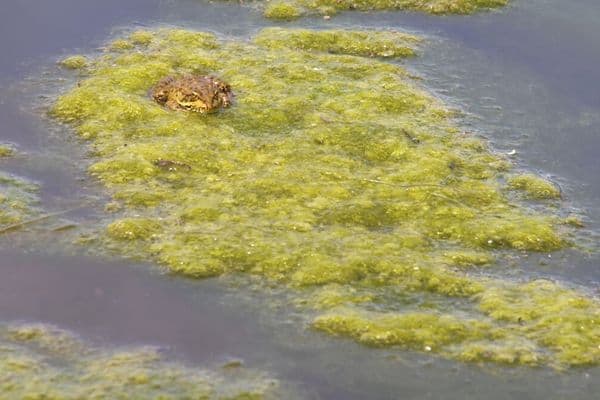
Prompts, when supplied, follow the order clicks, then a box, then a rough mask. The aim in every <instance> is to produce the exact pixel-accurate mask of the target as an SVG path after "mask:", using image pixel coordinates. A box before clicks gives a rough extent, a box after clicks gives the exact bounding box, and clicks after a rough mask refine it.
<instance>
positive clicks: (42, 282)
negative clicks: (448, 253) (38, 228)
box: [0, 0, 600, 399]
mask: <svg viewBox="0 0 600 400" xmlns="http://www.w3.org/2000/svg"><path fill="white" fill-rule="evenodd" d="M599 18H600V3H598V2H596V1H593V0H580V1H578V2H564V1H560V0H532V1H525V0H522V1H514V2H513V5H512V6H510V7H509V8H508V9H506V10H503V11H500V12H493V13H489V14H484V15H479V16H474V17H430V16H423V15H419V14H410V13H398V12H393V13H344V14H341V15H340V16H337V17H335V18H334V19H332V20H331V21H323V20H322V19H320V18H309V19H304V20H300V21H296V22H294V23H291V24H289V25H290V26H311V27H330V26H343V27H350V26H352V27H356V26H366V27H391V28H399V29H406V30H409V31H414V32H417V33H419V34H422V35H425V36H426V37H427V38H428V41H427V43H426V45H424V46H423V48H422V52H421V55H420V57H418V58H416V59H414V60H411V61H409V62H407V67H408V68H409V69H411V70H412V71H413V72H414V73H415V74H417V75H420V76H422V77H423V78H424V81H423V83H424V85H426V86H427V87H428V88H429V89H430V90H432V91H433V92H434V93H435V94H436V95H437V96H439V97H441V98H443V99H444V101H446V102H448V103H450V104H451V105H453V106H455V107H457V108H459V109H461V110H463V111H464V112H465V117H464V118H463V120H462V123H463V124H464V126H465V129H468V130H471V131H473V132H476V133H478V134H481V135H483V136H485V137H486V138H488V139H489V140H490V141H491V143H492V144H493V146H494V148H495V149H496V150H497V151H500V152H507V153H508V152H512V150H515V151H516V155H514V156H513V157H514V160H515V162H516V163H517V164H518V165H519V166H520V167H522V168H524V169H527V170H534V171H537V172H539V173H541V174H544V175H546V176H548V177H549V178H550V179H552V180H554V181H555V182H557V183H558V184H560V186H561V188H562V189H563V192H564V194H565V199H566V200H565V203H566V206H567V207H572V208H574V209H576V210H581V212H582V213H583V215H584V216H585V220H586V223H587V225H588V229H589V230H590V231H591V234H590V235H591V236H590V235H587V239H586V240H587V242H588V243H595V241H597V240H596V238H597V236H593V234H594V232H597V231H598V229H599V227H600V179H598V176H599V175H600V161H599V160H600V158H599V157H598V156H597V151H598V149H600V97H599V96H600V95H599V91H598V90H597V82H599V81H600V70H599V69H598V68H597V66H598V65H600V42H599V41H598V40H597V38H598V37H600V27H599V26H598V24H597V21H598V20H599ZM162 24H167V25H179V26H185V27H191V28H196V29H202V30H210V31H214V32H216V33H218V34H220V35H225V36H236V37H242V38H248V37H249V36H250V35H251V34H252V33H253V32H255V31H257V30H258V29H259V28H260V27H262V26H266V25H273V23H272V22H270V21H266V20H264V19H263V18H262V17H261V16H260V15H259V13H257V12H254V11H252V10H251V9H249V8H244V7H240V6H239V5H237V4H228V3H221V2H217V3H210V4H209V3H208V2H203V1H198V0H179V1H177V0H119V1H116V0H104V1H101V2H100V1H81V0H55V1H53V2H39V1H34V0H5V1H4V2H3V5H2V13H1V14H0V48H1V49H2V54H3V56H2V57H1V58H0V139H1V140H2V141H9V142H13V143H15V144H16V145H17V147H18V148H19V149H20V150H22V151H23V152H25V153H26V156H22V157H17V158H15V159H14V160H9V161H2V164H1V165H0V167H1V168H2V169H5V170H8V171H11V172H14V173H18V174H21V175H23V176H26V177H28V178H31V179H34V180H36V181H38V182H39V183H40V185H41V199H42V206H43V207H44V208H46V209H47V210H50V211H56V210H61V209H64V208H68V207H74V206H77V205H78V204H80V203H82V202H85V201H88V200H89V199H90V198H92V199H93V198H96V197H99V198H102V197H103V196H104V194H103V192H102V189H101V188H100V186H99V185H97V184H96V183H95V182H94V181H93V180H91V179H90V178H88V177H87V176H86V174H85V167H86V164H85V162H83V161H81V160H83V159H84V156H85V149H84V147H83V146H82V145H81V144H80V143H79V142H78V141H77V140H76V139H75V138H74V137H72V136H71V132H69V131H68V130H66V129H64V128H62V129H61V128H57V127H56V126H54V127H50V126H49V124H48V122H47V121H45V120H44V119H43V118H41V115H42V114H43V110H40V109H37V108H36V107H32V104H33V103H35V102H33V101H32V100H31V99H32V98H31V91H30V90H29V93H28V94H27V95H24V94H23V93H21V91H20V90H19V84H16V83H17V82H20V81H22V80H23V79H25V78H27V77H28V76H32V75H35V74H39V73H40V71H43V70H45V69H47V68H49V67H51V66H52V65H53V63H54V62H55V61H56V60H58V59H59V58H61V57H62V56H64V55H66V54H71V53H77V52H84V53H86V52H92V51H93V50H94V48H96V47H98V46H100V45H102V43H103V42H104V41H105V40H106V39H107V38H108V37H110V36H111V35H114V34H116V33H117V32H118V31H119V29H120V28H126V27H130V26H132V25H134V26H150V27H151V26H156V25H162ZM28 87H29V88H31V87H32V86H31V85H29V86H28ZM34 87H35V86H34ZM41 91H42V88H40V92H41ZM40 95H44V93H40ZM36 104H37V103H36ZM95 212H96V211H95V210H94V207H93V205H91V206H89V207H87V208H86V207H83V208H81V209H78V210H77V211H74V212H73V213H71V214H68V215H66V217H69V218H72V219H73V220H75V221H79V222H81V223H86V222H89V221H93V220H94V213H95ZM57 235H60V233H57ZM33 238H35V236H33ZM40 247H42V246H40V245H39V243H36V242H35V240H32V239H31V237H30V238H29V239H23V240H21V239H19V240H17V237H16V236H14V235H4V236H3V237H0V319H2V320H28V321H43V322H50V323H54V324H57V325H59V326H61V327H65V328H68V329H73V330H75V331H76V332H79V333H81V334H82V335H84V336H86V337H90V338H92V339H93V340H96V341H99V342H102V343H112V344H115V345H128V344H140V343H141V344H154V345H158V346H162V347H165V348H167V349H169V351H170V352H172V354H173V356H174V357H178V358H181V359H185V360H188V361H190V362H194V363H202V362H205V361H208V360H220V359H226V358H228V357H241V358H243V359H245V360H246V362H247V363H248V365H251V366H252V367H258V368H264V369H267V370H271V371H276V372H277V373H278V374H279V376H280V377H281V378H284V379H289V380H291V381H294V382H298V383H299V384H300V385H302V386H303V388H304V389H305V390H306V391H307V393H308V395H309V397H315V398H326V399H352V398H356V399H363V398H372V399H392V398H403V399H436V398H444V399H469V398H473V399H479V398H482V397H486V398H491V399H505V398H519V399H545V398H566V397H568V398H570V399H591V398H595V395H596V393H597V392H598V391H599V390H600V371H599V370H598V369H597V368H596V369H589V370H585V369H577V370H573V371H570V372H567V373H564V374H557V373H555V372H553V371H547V370H541V369H539V370H529V369H503V368H500V367H497V366H489V367H479V366H471V365H465V364H460V363H455V362H450V361H444V360H439V359H435V358H429V357H427V356H425V355H420V354H412V353H406V352H399V351H396V350H373V349H367V348H364V347H360V346H358V345H356V344H354V343H352V342H349V341H344V340H339V339H334V338H328V337H324V336H322V335H320V334H318V333H314V332H312V331H308V330H304V329H301V328H300V326H301V325H300V324H301V322H299V321H300V320H301V318H300V317H299V316H296V315H295V314H294V312H293V311H292V310H289V309H286V308H285V307H284V308H280V307H276V306H274V305H273V304H272V302H271V301H269V300H268V296H264V295H262V294H260V293H252V292H250V291H247V290H245V289H244V288H237V289H236V288H231V287H229V286H228V285H227V284H223V283H222V282H220V281H219V280H207V281H201V282H196V281H191V280H186V279H181V278H176V277H167V276H164V275H162V274H161V271H160V269H158V268H156V267H153V266H149V265H141V264H140V263H135V262H129V261H124V260H114V259H110V258H101V257H92V256H89V255H87V256H85V255H83V254H82V251H81V250H77V249H76V248H75V249H73V248H72V247H68V248H63V247H62V246H56V248H50V247H47V245H46V244H45V245H44V247H43V248H40ZM542 260H543V264H544V265H540V261H542ZM522 266H523V267H524V269H526V270H527V271H528V272H529V273H531V274H534V275H542V276H555V277H557V278H559V279H561V280H565V281H567V282H574V283H577V284H583V285H585V286H586V287H587V288H589V289H590V290H591V291H594V290H596V291H597V290H598V287H599V281H600V270H599V268H598V267H599V266H600V258H599V256H598V254H597V253H592V254H590V255H588V254H585V253H581V252H576V251H565V252H562V253H558V254H553V255H552V257H551V258H549V257H547V255H536V256H534V257H530V258H529V259H526V260H523V262H522ZM499 268H505V267H504V266H499Z"/></svg>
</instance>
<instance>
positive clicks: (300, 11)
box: [250, 0, 508, 20]
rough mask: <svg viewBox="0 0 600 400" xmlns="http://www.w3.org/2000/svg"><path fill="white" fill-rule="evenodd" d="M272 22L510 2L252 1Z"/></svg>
mask: <svg viewBox="0 0 600 400" xmlns="http://www.w3.org/2000/svg"><path fill="white" fill-rule="evenodd" d="M250 4H254V5H255V6H256V7H258V8H260V9H262V12H263V15H264V16H265V17H267V18H270V19H276V20H292V19H296V18H299V17H301V16H306V15H323V16H327V17H331V16H332V15H335V14H337V13H339V12H340V11H390V10H407V11H418V12H423V13H427V14H473V13H476V12H479V11H484V10H490V9H494V8H500V7H504V6H506V5H507V4H508V0H270V1H268V0H267V1H257V2H251V3H250Z"/></svg>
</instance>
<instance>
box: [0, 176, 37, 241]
mask: <svg viewBox="0 0 600 400" xmlns="http://www.w3.org/2000/svg"><path fill="white" fill-rule="evenodd" d="M37 194H38V187H37V185H35V184H34V183H32V182H28V181H26V180H24V179H22V178H18V177H16V176H12V175H9V174H5V173H3V172H0V232H6V231H9V230H13V229H17V228H20V227H21V226H20V224H21V223H23V222H25V221H26V220H27V219H28V218H31V217H34V216H36V215H38V214H39V211H38V209H37V207H36V203H37V202H38V197H37Z"/></svg>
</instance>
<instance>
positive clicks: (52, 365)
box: [0, 323, 293, 400]
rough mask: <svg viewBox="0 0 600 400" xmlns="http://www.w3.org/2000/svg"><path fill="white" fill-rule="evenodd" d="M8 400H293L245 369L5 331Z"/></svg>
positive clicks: (35, 331) (1, 333)
mask: <svg viewBox="0 0 600 400" xmlns="http://www.w3.org/2000/svg"><path fill="white" fill-rule="evenodd" d="M0 393H1V394H2V398H3V399H7V398H9V399H10V398H14V399H65V400H66V399H126V398H134V399H150V398H152V399H165V400H166V399H223V400H225V399H227V400H234V399H236V400H260V399H280V398H293V397H291V396H292V395H291V394H290V393H284V391H283V388H280V387H279V384H278V382H277V381H276V380H274V379H272V378H270V377H269V376H267V375H266V374H264V373H262V372H259V371H253V370H250V369H247V368H244V367H243V366H239V365H233V364H231V365H228V364H224V365H222V366H221V367H217V368H213V369H206V368H191V367H189V366H185V365H182V364H178V363H175V362H171V361H168V360H166V358H165V356H164V355H163V354H161V351H160V350H158V349H155V348H150V347H141V348H133V349H131V348H123V349H104V348H101V347H95V346H92V345H90V344H89V343H87V342H85V341H83V340H81V339H80V338H78V337H77V336H75V335H73V334H72V333H70V332H68V331H64V330H61V329H58V328H55V327H53V326H48V325H42V324H35V325H30V324H29V325H28V324H15V323H12V324H6V323H0Z"/></svg>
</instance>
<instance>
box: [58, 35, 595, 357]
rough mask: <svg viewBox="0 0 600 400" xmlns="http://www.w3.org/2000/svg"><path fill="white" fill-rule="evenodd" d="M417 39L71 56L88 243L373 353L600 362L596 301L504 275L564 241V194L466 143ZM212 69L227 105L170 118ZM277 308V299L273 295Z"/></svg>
mask: <svg viewBox="0 0 600 400" xmlns="http://www.w3.org/2000/svg"><path fill="white" fill-rule="evenodd" d="M419 42H420V41H419V38H417V37H414V36H411V35H406V34H402V33H397V32H388V31H382V32H370V31H362V32H352V31H307V30H282V29H279V28H271V29H265V30H263V31H261V32H259V33H258V34H257V36H256V37H255V38H254V39H253V40H252V41H250V42H247V41H239V40H219V39H218V38H217V37H215V36H214V35H213V34H210V33H203V32H195V31H189V30H177V29H160V30H156V31H138V32H134V33H132V34H131V35H130V36H128V37H123V38H120V39H118V40H116V41H114V42H113V43H111V44H109V45H108V46H107V47H106V51H105V52H104V53H102V54H99V55H91V56H87V57H83V56H75V57H71V58H69V59H67V60H65V61H64V62H63V63H62V65H63V67H64V68H70V70H71V71H73V72H72V75H73V79H74V80H77V83H75V82H73V84H72V86H71V87H68V88H65V90H64V93H63V94H62V95H60V97H58V98H57V99H56V101H55V103H54V104H53V105H52V107H51V110H50V114H51V115H52V116H53V117H54V118H56V119H57V120H59V121H62V122H63V123H66V124H68V125H69V126H72V127H73V128H74V129H75V131H76V132H77V134H78V135H79V136H80V137H81V138H82V139H84V140H86V141H87V144H88V146H89V149H90V151H91V154H92V165H91V167H90V169H89V171H90V173H91V174H92V175H93V176H95V177H96V178H97V179H98V180H99V181H101V182H102V183H103V184H104V185H105V187H106V188H107V190H108V191H109V193H110V194H111V196H112V200H111V201H110V202H109V203H108V204H106V211H107V216H108V220H107V223H106V226H105V229H103V230H101V231H100V232H99V233H98V235H97V236H95V237H91V238H88V239H87V241H88V242H91V243H95V244H100V245H101V246H103V247H102V248H104V249H110V250H111V251H116V252H118V253H120V254H123V255H125V256H129V257H139V258H143V259H149V260H154V261H156V262H158V263H159V264H161V265H162V266H164V268H166V269H167V270H169V271H171V272H172V273H175V274H181V275H185V276H187V277H192V278H207V277H215V276H242V277H243V276H253V277H255V278H258V279H259V280H261V281H262V282H264V287H265V292H266V293H268V291H269V289H268V288H269V287H278V288H285V289H286V291H287V292H288V293H289V294H290V296H291V297H292V298H293V303H294V305H295V306H297V307H299V308H301V309H302V310H304V312H305V315H306V320H307V325H308V326H310V327H311V328H312V329H315V330H317V331H319V332H323V333H326V334H331V335H333V336H340V337H345V338H349V339H353V340H355V341H357V342H359V343H361V344H364V345H368V346H376V347H387V346H390V347H398V348H400V349H410V350H416V351H422V352H427V353H435V354H438V355H439V356H442V357H446V358H451V359H457V360H463V361H472V362H496V363H502V364H513V365H530V366H537V365H544V366H552V367H555V368H566V367H569V366H581V365H597V364H598V363H599V362H600V303H599V302H598V300H597V299H595V298H594V297H592V296H591V295H590V294H588V293H586V292H585V291H584V289H577V288H568V287H564V286H563V285H561V284H558V283H555V282H552V281H549V280H543V279H537V280H529V281H528V280H522V281H515V280H510V279H506V278H502V276H503V274H502V269H506V268H507V267H506V266H502V265H505V264H506V263H496V261H495V260H496V258H502V257H504V256H505V255H509V256H510V255H518V254H521V253H523V254H527V253H532V252H551V251H554V250H558V249H561V248H564V247H567V246H570V240H571V239H569V237H570V234H571V233H572V230H573V229H575V228H574V227H573V226H572V225H576V223H575V222H577V221H576V219H573V218H565V217H564V216H560V215H559V210H560V207H559V206H560V202H561V198H560V197H561V193H560V191H559V190H558V188H557V187H555V186H554V185H553V184H552V183H551V182H547V181H545V180H543V179H541V178H540V177H537V176H534V175H531V174H519V173H518V172H516V171H514V170H513V167H512V166H511V163H510V162H509V161H508V160H506V159H504V158H503V157H501V156H499V155H497V154H494V153H493V152H491V151H490V150H489V149H488V147H487V146H486V144H485V143H484V142H483V141H482V140H480V139H478V138H477V137H474V136H473V135H471V134H469V133H468V132H463V131H462V130H461V129H459V127H458V126H457V124H456V122H455V121H454V117H455V112H453V111H452V110H450V109H448V108H447V107H446V106H445V105H444V104H443V103H441V102H440V101H439V100H438V99H436V98H434V97H432V96H431V95H430V94H428V93H427V92H426V91H425V90H423V89H422V88H421V87H420V86H419V83H418V81H417V80H416V79H414V78H413V77H411V75H410V74H408V73H407V72H406V71H405V70H404V69H403V68H402V67H400V66H398V65H395V64H392V63H388V62H385V61H384V60H383V59H384V58H399V57H405V56H410V55H413V54H414V50H415V46H418V45H419ZM189 74H192V75H198V76H204V75H212V76H217V77H218V78H219V79H221V80H223V81H225V82H227V83H228V84H230V85H231V88H232V90H233V92H234V93H235V95H236V98H235V101H234V104H233V105H232V106H231V107H229V108H227V109H223V110H221V111H219V112H217V113H209V114H200V113H193V112H185V111H173V110H169V109H167V108H164V107H162V106H160V105H159V104H157V103H156V102H154V101H153V99H152V96H151V91H152V88H153V87H154V85H156V84H157V83H158V82H159V81H160V80H161V79H163V78H165V77H167V76H185V75H189ZM266 295H267V296H268V294H266Z"/></svg>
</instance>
